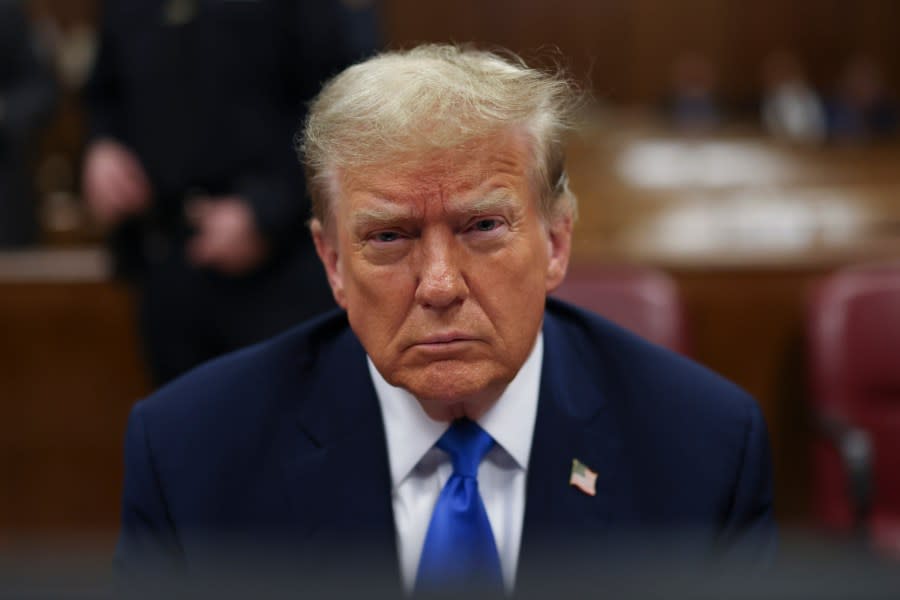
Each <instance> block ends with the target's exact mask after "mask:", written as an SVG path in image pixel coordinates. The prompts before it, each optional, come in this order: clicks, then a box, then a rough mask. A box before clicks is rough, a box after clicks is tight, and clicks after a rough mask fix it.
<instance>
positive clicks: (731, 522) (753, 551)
mask: <svg viewBox="0 0 900 600" xmlns="http://www.w3.org/2000/svg"><path fill="white" fill-rule="evenodd" d="M747 406H748V412H749V415H748V419H747V425H746V428H745V436H744V449H743V456H742V458H741V463H740V469H739V472H738V473H737V477H736V483H735V486H734V492H733V500H732V504H731V510H730V511H729V513H728V516H727V519H726V522H725V526H724V530H723V535H722V539H721V541H722V542H723V548H722V550H723V553H724V555H725V556H726V557H727V558H729V559H734V560H736V561H740V564H741V565H769V564H771V563H772V561H773V560H774V558H775V551H776V548H777V539H778V534H777V528H776V525H775V518H774V514H773V510H772V503H773V500H772V499H773V494H772V457H771V451H770V448H769V435H768V431H767V428H766V422H765V419H764V418H763V415H762V412H761V411H760V410H759V407H758V406H757V404H756V402H755V401H754V400H753V399H752V398H749V397H748V398H747Z"/></svg>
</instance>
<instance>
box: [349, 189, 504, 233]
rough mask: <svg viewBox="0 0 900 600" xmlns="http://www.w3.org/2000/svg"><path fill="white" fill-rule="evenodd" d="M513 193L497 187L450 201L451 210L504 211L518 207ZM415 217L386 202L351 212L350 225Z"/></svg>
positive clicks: (367, 226)
mask: <svg viewBox="0 0 900 600" xmlns="http://www.w3.org/2000/svg"><path fill="white" fill-rule="evenodd" d="M518 205H519V204H518V202H517V201H516V197H515V195H513V193H512V192H511V191H510V190H508V189H507V188H503V187H497V188H494V189H492V190H489V191H488V192H487V193H485V194H484V195H481V196H478V197H477V198H476V199H475V200H471V201H469V200H458V201H454V202H451V207H452V209H453V210H456V211H459V212H463V213H466V214H488V213H505V212H509V211H513V210H515V209H516V208H517V207H518ZM414 218H415V211H414V210H410V209H408V208H405V207H400V206H394V205H391V204H386V205H384V206H372V207H367V208H363V209H359V210H357V211H356V212H355V213H354V214H353V219H352V221H351V227H352V228H353V230H356V231H359V230H362V229H371V228H374V227H380V226H385V225H392V224H395V223H397V222H402V221H409V220H411V219H414Z"/></svg>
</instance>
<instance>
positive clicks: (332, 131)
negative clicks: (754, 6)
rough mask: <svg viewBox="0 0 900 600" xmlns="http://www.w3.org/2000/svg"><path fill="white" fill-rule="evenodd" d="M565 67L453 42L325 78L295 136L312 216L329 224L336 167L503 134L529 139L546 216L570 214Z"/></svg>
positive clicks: (572, 96) (569, 88) (569, 103)
mask: <svg viewBox="0 0 900 600" xmlns="http://www.w3.org/2000/svg"><path fill="white" fill-rule="evenodd" d="M574 90H575V88H574V86H573V85H572V84H571V83H570V82H569V81H568V80H567V79H565V78H564V77H562V76H561V75H560V74H559V73H548V72H544V71H541V70H538V69H533V68H530V67H528V66H527V65H526V64H525V63H524V62H523V61H522V60H521V59H519V58H518V57H516V56H514V55H512V54H510V55H509V56H508V57H503V56H500V55H499V54H496V53H493V52H486V51H482V50H475V49H471V48H467V47H461V46H454V45H423V46H418V47H416V48H413V49H411V50H405V51H394V52H386V53H383V54H379V55H377V56H374V57H372V58H370V59H368V60H366V61H364V62H361V63H358V64H356V65H353V66H351V67H349V68H347V69H346V70H344V71H343V72H341V73H340V74H338V75H337V76H336V77H334V78H333V79H331V80H330V81H329V82H328V83H326V84H325V86H324V87H323V89H322V91H321V92H320V93H319V95H318V97H316V99H315V100H314V101H313V103H312V106H311V108H310V111H309V114H308V116H307V119H306V123H305V124H304V128H303V131H302V133H300V134H298V137H297V139H298V153H299V155H300V157H301V160H302V161H303V163H304V164H305V167H306V173H307V183H308V188H309V190H310V194H311V196H312V200H313V215H314V217H315V218H317V219H318V220H319V221H320V222H322V223H323V224H324V223H326V222H327V220H328V214H329V207H330V206H331V205H332V202H333V200H332V198H331V197H332V196H333V195H334V194H336V192H337V173H339V172H343V171H344V170H349V171H352V170H360V169H365V168H366V167H367V166H372V165H377V164H387V163H395V164H396V163H397V162H401V161H404V160H407V161H413V162H414V161H415V157H417V156H421V155H422V153H423V152H427V151H429V150H445V149H451V148H456V147H459V146H462V145H463V144H465V143H467V142H472V141H477V140H480V139H484V138H487V137H489V136H491V135H495V134H498V133H500V132H503V131H508V130H513V129H516V128H519V129H521V130H522V131H524V132H525V133H526V135H528V136H529V137H530V141H531V147H532V152H533V176H534V178H535V182H536V184H537V189H538V191H539V194H538V197H539V199H540V206H539V208H540V210H541V213H542V215H543V216H544V218H545V219H547V220H550V219H554V218H556V217H558V216H561V215H569V216H572V217H573V218H574V216H575V212H576V208H577V205H576V200H575V197H574V195H573V194H572V193H571V192H570V191H569V188H568V178H567V176H566V172H565V151H564V140H563V137H564V135H565V132H566V130H567V129H568V128H569V127H571V124H572V115H573V112H574V108H575V106H576V104H577V101H578V95H577V93H575V91H574Z"/></svg>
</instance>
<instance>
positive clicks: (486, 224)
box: [472, 219, 500, 231]
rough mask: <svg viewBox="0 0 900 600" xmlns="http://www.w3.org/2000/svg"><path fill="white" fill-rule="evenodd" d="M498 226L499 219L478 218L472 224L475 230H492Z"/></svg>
mask: <svg viewBox="0 0 900 600" xmlns="http://www.w3.org/2000/svg"><path fill="white" fill-rule="evenodd" d="M498 227H500V219H478V220H477V221H475V222H474V223H473V224H472V229H473V230H475V231H493V230H495V229H497V228H498Z"/></svg>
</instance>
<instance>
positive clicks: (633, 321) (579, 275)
mask: <svg viewBox="0 0 900 600" xmlns="http://www.w3.org/2000/svg"><path fill="white" fill-rule="evenodd" d="M553 295H554V296H556V297H557V298H560V299H562V300H566V301H568V302H571V303H573V304H577V305H578V306H581V307H583V308H587V309H588V310H592V311H594V312H596V313H599V314H601V315H603V316H604V317H606V318H607V319H609V320H610V321H613V322H615V323H617V324H618V325H621V326H622V327H625V328H626V329H629V330H631V331H633V332H634V333H637V334H638V335H640V336H641V337H643V338H645V339H647V340H650V341H651V342H653V343H655V344H659V345H660V346H665V347H666V348H669V349H671V350H675V351H676V352H681V353H683V354H687V352H688V342H687V336H686V331H685V324H684V308H683V306H682V304H681V299H680V297H679V295H678V289H677V287H676V286H675V282H674V281H672V279H671V278H670V277H669V276H668V275H666V274H665V273H662V272H660V271H657V270H654V269H649V268H642V267H625V266H621V267H619V266H616V267H575V268H572V269H570V270H569V273H568V275H567V276H566V279H565V281H564V282H563V283H562V285H561V286H560V287H559V289H557V290H556V291H555V292H554V293H553Z"/></svg>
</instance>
